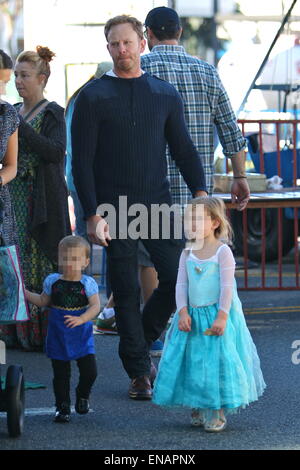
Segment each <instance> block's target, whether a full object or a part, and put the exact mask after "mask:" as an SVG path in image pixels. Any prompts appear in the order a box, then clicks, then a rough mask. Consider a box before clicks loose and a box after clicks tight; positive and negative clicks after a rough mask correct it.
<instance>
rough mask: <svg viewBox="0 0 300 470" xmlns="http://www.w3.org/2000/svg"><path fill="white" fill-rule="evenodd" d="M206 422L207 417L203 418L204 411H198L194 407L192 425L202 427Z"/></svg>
mask: <svg viewBox="0 0 300 470" xmlns="http://www.w3.org/2000/svg"><path fill="white" fill-rule="evenodd" d="M204 424H205V419H204V418H203V415H202V413H201V412H200V411H198V410H197V409H196V408H194V409H192V415H191V425H192V426H195V427H201V426H204Z"/></svg>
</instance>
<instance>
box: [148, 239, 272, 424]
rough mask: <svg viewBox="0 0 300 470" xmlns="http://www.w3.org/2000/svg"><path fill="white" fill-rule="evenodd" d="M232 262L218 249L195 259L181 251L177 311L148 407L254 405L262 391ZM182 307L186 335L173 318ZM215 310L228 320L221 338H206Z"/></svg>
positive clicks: (207, 410)
mask: <svg viewBox="0 0 300 470" xmlns="http://www.w3.org/2000/svg"><path fill="white" fill-rule="evenodd" d="M234 270H235V261H234V258H233V255H232V252H231V250H230V248H229V247H228V246H227V245H225V244H222V245H221V246H220V247H219V248H218V250H217V252H216V253H215V255H213V256H212V257H211V258H208V259H203V260H201V259H199V258H198V257H197V256H195V255H194V254H193V252H192V251H191V250H184V251H183V253H182V255H181V258H180V263H179V270H178V278H177V285H176V305H177V311H176V313H175V315H174V318H173V321H172V324H171V327H170V329H169V331H168V333H167V337H166V341H165V346H164V350H163V354H162V357H161V360H160V364H159V368H158V374H157V378H156V381H155V384H154V391H153V398H152V401H153V402H154V403H155V404H157V405H160V406H167V407H172V406H173V407H179V406H183V407H189V408H194V409H198V410H201V411H202V413H203V415H204V418H206V419H210V418H211V412H212V410H220V409H223V410H224V413H225V415H226V414H229V413H234V412H236V411H237V410H238V409H240V408H245V407H246V406H247V405H249V404H250V403H251V402H253V401H256V400H257V399H258V398H259V397H260V396H261V395H262V394H263V392H264V389H265V387H266V385H265V382H264V379H263V375H262V371H261V368H260V360H259V357H258V355H257V350H256V347H255V345H254V343H253V340H252V338H251V335H250V332H249V330H248V328H247V325H246V322H245V318H244V314H243V310H242V305H241V302H240V300H239V298H238V295H237V288H236V282H235V279H234ZM184 306H187V307H188V312H189V315H190V316H191V319H192V322H191V331H190V332H184V331H180V330H179V329H178V322H179V315H178V312H179V311H180V310H181V308H182V307H184ZM218 310H223V311H225V312H226V313H227V314H228V319H227V324H226V328H225V332H224V334H223V335H222V336H207V335H204V332H205V331H206V329H207V328H211V326H212V324H213V322H214V320H215V319H216V317H217V315H218Z"/></svg>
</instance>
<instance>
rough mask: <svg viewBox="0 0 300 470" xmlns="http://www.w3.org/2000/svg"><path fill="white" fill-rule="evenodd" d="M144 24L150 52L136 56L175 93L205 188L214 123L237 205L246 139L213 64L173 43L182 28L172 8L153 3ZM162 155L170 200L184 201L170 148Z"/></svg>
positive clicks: (243, 199)
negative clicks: (228, 161)
mask: <svg viewBox="0 0 300 470" xmlns="http://www.w3.org/2000/svg"><path fill="white" fill-rule="evenodd" d="M145 27H146V31H145V35H146V37H147V41H148V47H149V49H150V51H151V52H150V54H146V55H144V56H142V57H141V66H142V69H143V70H144V71H146V72H148V73H149V74H150V75H156V76H157V77H159V78H161V79H163V80H166V81H168V82H170V83H172V85H174V86H175V88H176V89H177V91H178V92H179V93H180V95H181V97H182V99H183V102H184V109H185V118H186V123H187V127H188V130H189V133H190V135H191V138H192V140H193V142H194V144H195V146H196V148H197V150H198V153H199V156H200V158H201V160H202V164H203V167H204V172H205V177H206V185H207V188H208V192H209V194H211V193H212V189H213V173H214V127H215V126H216V129H217V133H218V136H219V139H220V142H221V145H222V147H223V153H224V155H225V156H226V157H228V158H230V159H231V163H232V168H233V174H234V181H233V184H232V188H231V194H232V201H233V202H236V203H237V208H238V209H239V210H242V209H244V208H245V207H246V205H247V202H248V200H249V196H250V191H249V186H248V183H247V179H246V175H245V154H244V147H245V139H244V138H243V136H242V133H241V131H240V129H239V127H238V125H237V122H236V118H235V114H234V112H233V110H232V107H231V104H230V101H229V98H228V96H227V93H226V91H225V89H224V86H223V84H222V82H221V80H220V78H219V75H218V73H217V71H216V69H215V68H214V67H213V66H212V65H209V64H208V63H207V62H204V61H203V60H200V59H198V58H195V57H192V56H190V55H188V54H187V53H186V52H185V49H184V48H183V47H182V46H179V45H178V41H179V39H180V36H181V33H182V28H181V26H180V21H179V17H178V15H177V13H176V11H175V10H173V9H172V8H167V7H158V8H154V9H153V10H151V11H150V12H149V13H148V15H147V18H146V20H145ZM167 160H168V169H169V180H170V189H171V194H172V197H173V202H174V203H177V204H181V205H185V204H186V203H187V201H188V199H190V198H191V194H190V192H189V189H188V188H187V185H186V183H185V182H184V180H183V178H182V176H181V174H180V173H179V171H178V169H177V167H176V165H175V163H174V161H173V160H172V159H171V157H170V153H169V152H167Z"/></svg>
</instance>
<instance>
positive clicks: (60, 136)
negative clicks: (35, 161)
mask: <svg viewBox="0 0 300 470" xmlns="http://www.w3.org/2000/svg"><path fill="white" fill-rule="evenodd" d="M19 118H20V126H19V134H20V136H21V137H23V138H25V139H26V140H27V142H28V144H29V146H30V148H31V149H32V150H33V151H34V152H35V153H36V154H37V155H38V156H39V157H40V158H41V159H42V160H44V161H45V162H46V163H59V162H60V161H62V160H63V159H64V157H65V152H66V124H65V120H64V115H63V110H61V116H59V119H56V118H55V117H54V115H53V114H52V112H50V111H48V112H47V111H46V114H45V117H44V119H47V124H46V126H45V133H44V134H43V135H42V134H38V133H37V132H36V131H35V130H34V129H33V128H32V127H31V126H30V124H27V122H26V121H24V119H23V118H22V117H21V116H19Z"/></svg>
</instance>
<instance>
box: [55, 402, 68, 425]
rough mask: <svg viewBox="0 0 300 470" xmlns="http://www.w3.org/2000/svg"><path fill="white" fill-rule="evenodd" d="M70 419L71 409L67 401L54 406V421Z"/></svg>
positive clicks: (62, 421)
mask: <svg viewBox="0 0 300 470" xmlns="http://www.w3.org/2000/svg"><path fill="white" fill-rule="evenodd" d="M70 419H71V409H70V405H68V403H62V404H61V405H60V406H57V407H56V412H55V416H54V422H55V423H68V422H69V421H70Z"/></svg>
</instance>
